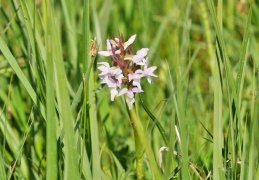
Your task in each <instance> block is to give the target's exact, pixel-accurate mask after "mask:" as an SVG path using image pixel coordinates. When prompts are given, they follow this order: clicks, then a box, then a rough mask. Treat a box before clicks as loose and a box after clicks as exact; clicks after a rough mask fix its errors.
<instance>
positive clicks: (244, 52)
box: [236, 5, 253, 105]
mask: <svg viewBox="0 0 259 180" xmlns="http://www.w3.org/2000/svg"><path fill="white" fill-rule="evenodd" d="M252 12H253V5H251V6H250V9H249V13H248V17H247V22H246V26H245V32H244V37H243V42H242V51H241V54H240V58H239V67H238V74H237V81H236V90H237V95H238V97H239V98H238V100H239V102H241V94H242V89H243V87H242V86H241V85H242V82H243V81H244V76H245V73H244V70H245V67H246V62H247V61H246V58H247V51H248V45H249V37H250V25H251V18H252ZM239 105H240V104H239Z"/></svg>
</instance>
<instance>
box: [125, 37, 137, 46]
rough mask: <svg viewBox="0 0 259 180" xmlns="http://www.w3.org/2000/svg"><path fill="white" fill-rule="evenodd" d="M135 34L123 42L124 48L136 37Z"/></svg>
mask: <svg viewBox="0 0 259 180" xmlns="http://www.w3.org/2000/svg"><path fill="white" fill-rule="evenodd" d="M136 36H137V35H136V34H134V35H132V36H131V37H130V38H129V40H128V41H126V42H124V49H127V47H129V46H130V45H131V44H132V43H133V42H134V41H135V39H136Z"/></svg>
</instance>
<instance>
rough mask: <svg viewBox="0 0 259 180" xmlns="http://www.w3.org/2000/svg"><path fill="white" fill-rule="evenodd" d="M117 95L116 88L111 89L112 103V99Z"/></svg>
mask: <svg viewBox="0 0 259 180" xmlns="http://www.w3.org/2000/svg"><path fill="white" fill-rule="evenodd" d="M117 94H118V91H117V89H116V88H111V101H114V97H115V96H116V95H117Z"/></svg>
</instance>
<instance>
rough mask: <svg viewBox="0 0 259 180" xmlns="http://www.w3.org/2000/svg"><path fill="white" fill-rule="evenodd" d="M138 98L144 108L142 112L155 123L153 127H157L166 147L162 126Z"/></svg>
mask: <svg viewBox="0 0 259 180" xmlns="http://www.w3.org/2000/svg"><path fill="white" fill-rule="evenodd" d="M139 98H140V102H141V105H142V107H143V108H144V110H145V111H146V113H147V114H148V116H149V117H150V118H151V119H152V120H153V122H154V123H155V125H156V126H157V128H158V130H159V132H160V134H161V136H162V138H163V140H164V142H165V144H166V146H168V139H167V137H166V134H165V130H164V128H163V127H162V125H161V124H160V122H159V121H158V120H157V119H156V117H155V116H154V115H153V114H152V113H151V112H150V111H149V109H148V108H147V106H146V105H145V103H144V102H143V100H142V98H141V96H139Z"/></svg>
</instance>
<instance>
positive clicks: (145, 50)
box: [137, 48, 149, 57]
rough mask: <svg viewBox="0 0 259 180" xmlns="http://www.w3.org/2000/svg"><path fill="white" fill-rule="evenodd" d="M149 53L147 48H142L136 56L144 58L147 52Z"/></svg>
mask: <svg viewBox="0 0 259 180" xmlns="http://www.w3.org/2000/svg"><path fill="white" fill-rule="evenodd" d="M148 51H149V48H142V49H140V50H138V51H137V55H140V56H143V57H144V56H146V55H147V52H148Z"/></svg>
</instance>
